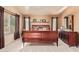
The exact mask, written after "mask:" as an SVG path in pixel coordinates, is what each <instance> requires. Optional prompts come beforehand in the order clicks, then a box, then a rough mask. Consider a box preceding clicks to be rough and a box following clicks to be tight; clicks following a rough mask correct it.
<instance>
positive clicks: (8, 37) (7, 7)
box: [3, 6, 22, 45]
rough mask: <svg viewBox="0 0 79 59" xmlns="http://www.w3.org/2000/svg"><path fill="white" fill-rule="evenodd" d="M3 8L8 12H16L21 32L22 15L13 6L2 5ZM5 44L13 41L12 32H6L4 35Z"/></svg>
mask: <svg viewBox="0 0 79 59" xmlns="http://www.w3.org/2000/svg"><path fill="white" fill-rule="evenodd" d="M3 7H4V8H5V10H8V12H12V13H14V14H18V15H20V29H19V31H20V32H21V30H22V15H21V14H20V13H19V12H18V11H17V10H16V8H15V7H14V6H3ZM4 38H5V45H7V44H9V43H11V42H13V41H14V34H13V33H12V34H8V35H5V37H4Z"/></svg>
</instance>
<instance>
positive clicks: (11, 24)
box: [4, 12, 15, 34]
mask: <svg viewBox="0 0 79 59" xmlns="http://www.w3.org/2000/svg"><path fill="white" fill-rule="evenodd" d="M14 31H15V16H14V15H11V14H9V13H7V12H4V33H5V34H7V33H14Z"/></svg>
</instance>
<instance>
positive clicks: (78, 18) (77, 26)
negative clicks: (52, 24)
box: [59, 6, 79, 32]
mask: <svg viewBox="0 0 79 59" xmlns="http://www.w3.org/2000/svg"><path fill="white" fill-rule="evenodd" d="M67 15H74V31H77V32H79V7H78V6H72V7H71V6H70V7H68V8H67V9H66V10H65V11H64V12H63V13H62V14H61V15H60V17H59V28H60V27H61V26H62V22H63V20H64V16H67Z"/></svg>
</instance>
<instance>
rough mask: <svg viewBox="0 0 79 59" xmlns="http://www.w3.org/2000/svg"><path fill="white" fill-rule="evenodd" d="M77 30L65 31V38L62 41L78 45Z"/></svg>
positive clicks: (70, 44)
mask: <svg viewBox="0 0 79 59" xmlns="http://www.w3.org/2000/svg"><path fill="white" fill-rule="evenodd" d="M77 35H78V33H77V32H64V36H65V38H62V41H64V42H65V43H67V44H68V45H69V46H77V44H78V40H77Z"/></svg>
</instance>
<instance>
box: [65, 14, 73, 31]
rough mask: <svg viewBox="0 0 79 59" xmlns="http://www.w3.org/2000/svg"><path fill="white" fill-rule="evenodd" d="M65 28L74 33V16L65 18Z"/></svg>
mask: <svg viewBox="0 0 79 59" xmlns="http://www.w3.org/2000/svg"><path fill="white" fill-rule="evenodd" d="M64 27H65V29H67V30H70V31H74V16H73V15H69V16H65V17H64Z"/></svg>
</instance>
